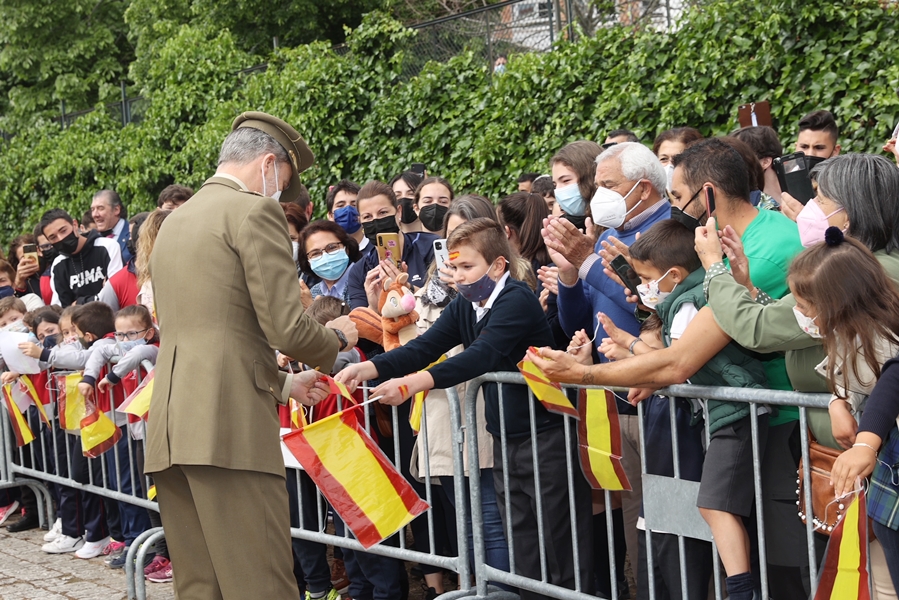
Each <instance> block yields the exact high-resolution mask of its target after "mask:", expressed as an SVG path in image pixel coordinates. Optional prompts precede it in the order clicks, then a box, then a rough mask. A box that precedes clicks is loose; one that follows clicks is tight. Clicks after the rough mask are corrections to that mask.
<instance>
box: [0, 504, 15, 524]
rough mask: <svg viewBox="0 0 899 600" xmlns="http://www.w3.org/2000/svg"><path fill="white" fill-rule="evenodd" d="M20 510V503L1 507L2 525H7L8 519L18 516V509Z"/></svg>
mask: <svg viewBox="0 0 899 600" xmlns="http://www.w3.org/2000/svg"><path fill="white" fill-rule="evenodd" d="M18 508H19V503H18V501H16V502H13V503H12V504H10V505H9V506H3V507H0V525H3V524H4V523H6V520H7V519H9V518H10V517H11V516H13V515H14V514H16V509H18Z"/></svg>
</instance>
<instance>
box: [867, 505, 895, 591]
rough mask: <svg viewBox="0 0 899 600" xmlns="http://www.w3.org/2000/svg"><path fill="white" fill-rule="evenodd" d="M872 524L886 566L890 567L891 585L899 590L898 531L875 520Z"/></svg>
mask: <svg viewBox="0 0 899 600" xmlns="http://www.w3.org/2000/svg"><path fill="white" fill-rule="evenodd" d="M872 523H873V524H874V535H876V536H877V539H878V540H880V545H881V546H883V554H884V556H886V559H887V567H889V569H890V577H891V578H892V579H893V586H894V587H895V588H896V589H897V590H899V531H896V530H895V529H890V528H889V527H887V526H886V525H882V524H880V523H878V522H877V521H872Z"/></svg>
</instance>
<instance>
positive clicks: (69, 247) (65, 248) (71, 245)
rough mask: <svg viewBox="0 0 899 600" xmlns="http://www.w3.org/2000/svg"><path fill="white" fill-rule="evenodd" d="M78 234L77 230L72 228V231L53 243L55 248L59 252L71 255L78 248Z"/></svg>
mask: <svg viewBox="0 0 899 600" xmlns="http://www.w3.org/2000/svg"><path fill="white" fill-rule="evenodd" d="M78 237H79V236H78V234H77V233H75V230H74V229H73V230H72V233H70V234H69V235H67V236H66V237H64V238H62V239H61V240H59V241H58V242H54V243H53V248H54V249H55V250H56V252H58V253H59V254H65V255H67V256H71V255H72V254H74V253H75V251H76V250H78Z"/></svg>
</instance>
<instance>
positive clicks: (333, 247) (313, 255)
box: [306, 242, 343, 260]
mask: <svg viewBox="0 0 899 600" xmlns="http://www.w3.org/2000/svg"><path fill="white" fill-rule="evenodd" d="M341 248H343V243H341V242H337V243H336V244H328V245H327V246H325V247H324V249H323V250H312V251H311V252H307V253H306V258H308V259H309V260H315V259H317V258H320V257H321V255H322V253H324V252H327V253H328V254H331V253H332V252H336V251H338V250H340V249H341Z"/></svg>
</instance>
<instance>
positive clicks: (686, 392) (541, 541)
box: [466, 373, 830, 600]
mask: <svg viewBox="0 0 899 600" xmlns="http://www.w3.org/2000/svg"><path fill="white" fill-rule="evenodd" d="M487 382H496V383H497V384H498V385H499V407H500V419H501V440H502V444H501V447H502V450H503V451H502V454H501V456H494V461H499V460H501V461H502V466H503V472H504V487H505V488H506V489H507V490H508V488H509V477H508V473H509V462H508V456H507V453H506V448H507V445H508V444H507V438H506V428H505V425H506V423H505V418H504V415H503V413H504V409H503V400H502V398H503V387H504V385H509V384H517V385H524V383H525V382H524V378H523V377H522V376H521V375H520V374H518V373H490V374H487V375H484V376H482V377H478V378H476V379H474V380H472V381H470V382H469V383H468V389H467V394H466V396H467V397H466V422H467V427H475V426H476V422H477V413H476V410H475V406H474V402H473V399H474V398H476V395H477V392H478V389H479V388H480V387H481V386H482V385H483V384H484V383H487ZM563 387H564V388H567V389H572V390H577V389H584V388H583V387H582V386H567V385H566V386H563ZM586 389H608V390H611V391H623V392H626V391H627V389H626V388H614V387H601V386H586ZM657 395H659V396H665V397H668V398H669V399H670V398H690V399H692V398H701V399H706V400H729V401H735V402H746V403H748V404H749V405H750V407H751V409H752V410H751V411H750V415H751V419H750V424H751V435H752V446H753V457H752V462H753V480H754V481H753V488H754V494H755V511H756V523H757V528H756V529H757V530H756V540H757V542H758V543H757V547H758V563H759V570H760V573H759V576H760V578H761V588H762V589H761V592H762V595H761V597H762V598H767V597H768V581H767V565H766V546H765V544H766V541H765V528H764V514H763V512H764V511H763V510H762V477H761V471H760V468H761V461H762V456H763V453H764V448H760V447H759V440H758V435H759V432H758V415H757V411H756V410H755V409H756V408H757V407H758V406H760V405H773V406H798V407H800V409H799V413H800V415H799V417H800V419H799V428H800V436H801V453H802V464H803V475H804V478H805V480H806V481H809V454H808V446H809V439H808V419H807V414H806V411H807V409H808V408H824V409H826V408H827V405H828V400H829V399H830V395H829V394H803V393H798V392H786V391H779V390H764V389H748V388H730V387H706V386H694V385H674V386H670V387H668V388H665V389H662V390H659V391H658V392H657ZM528 397H529V399H530V400H531V402H530V403H529V405H530V428H531V429H530V431H531V448H532V456H531V458H532V460H533V467H534V473H535V482H534V485H535V487H536V489H538V490H539V489H540V481H539V470H538V465H539V461H540V457H539V456H538V453H537V443H536V441H535V438H536V433H537V431H536V424H535V415H534V408H533V406H534V405H533V394H532V393H531V392H530V390H528ZM668 405H669V410H670V424H671V445H672V454H673V463H674V470H675V473H674V474H675V476H674V477H673V478H667V477H661V476H658V475H647V473H646V461H645V444H646V440H645V437H644V433H643V410H642V405H639V406H638V416H639V423H640V438H641V449H643V450H644V452H641V474H642V476H643V478H644V495H643V500H644V502H643V511H644V520H645V523H646V532H645V536H646V537H645V539H646V548H647V552H646V558H647V562H648V565H647V570H648V578H649V590H648V594H647V595H648V597H649V598H650V600H655V596H656V595H655V574H654V572H653V564H652V557H653V555H652V550H651V549H652V544H651V537H650V536H651V533H652V531H653V529H652V528H653V527H656V528H657V529H661V524H662V523H664V525H665V527H664V529H663V531H665V532H667V533H675V534H677V538H678V547H679V558H680V561H679V562H680V564H679V575H680V583H681V589H680V592H681V597H683V598H686V597H687V581H688V577H689V575H690V574H689V573H688V569H687V568H686V565H685V562H684V540H685V538H695V539H700V540H705V541H711V542H712V552H713V573H714V597H715V598H716V599H717V600H721V598H722V595H723V593H722V592H723V587H722V584H723V581H722V579H721V571H720V566H719V563H720V561H719V559H718V554H717V549H716V548H715V545H714V540H712V539H711V534H710V531H709V530H708V526H707V525H705V522H704V520H703V519H702V517H701V516H700V515H699V512H698V509H697V508H696V505H695V498H696V492H698V487H699V484H698V482H693V481H687V480H683V479H681V477H680V473H679V456H678V444H677V441H678V435H677V425H676V420H675V404H674V402H669V403H668ZM704 412H705V413H706V414H705V417H706V418H705V434H706V437H705V441H706V442H707V440H708V439H709V435H708V415H707V410H704ZM563 418H564V423H563V428H564V435H565V442H566V447H567V448H569V449H570V448H572V447H573V446H574V445H575V444H576V439H575V438H576V425H575V423H576V421H575V420H574V419H573V418H572V417H569V416H564V417H563ZM468 450H469V453H468V457H469V464H470V466H471V467H470V468H474V467H475V465H477V464H478V463H477V461H478V456H477V453H478V448H477V444H476V443H473V442H472V437H469V445H468ZM566 456H567V460H566V463H565V464H564V465H561V464H560V465H558V468H560V469H561V468H563V467H564V469H565V471H566V474H567V479H568V497H569V508H570V527H571V535H572V549H571V556H569V557H565V559H566V560H568V559H571V560H572V561H573V562H574V564H575V565H577V564H578V560H579V552H582V551H585V550H588V549H587V548H586V547H585V546H584V545H583V544H582V543H580V541H579V540H578V539H577V528H576V523H577V522H578V521H579V520H583V519H588V518H591V517H592V515H583V514H575V513H574V500H573V498H574V486H575V479H574V478H575V477H582V475H581V473H580V467H579V466H578V465H577V464H574V459H573V458H572V453H571V452H570V451H569V452H568V453H567V454H566ZM495 464H496V463H495ZM664 480H668V481H664ZM647 481H649V482H650V483H651V484H653V483H654V484H655V485H649V486H647V485H646V482H647ZM666 484H667V486H666ZM480 487H481V486H480V481H479V480H477V478H472V479H471V507H472V522H473V524H474V555H475V561H474V564H475V569H474V571H475V578H476V595H475V597H476V598H488V597H492V596H489V595H488V591H487V588H486V584H487V582H488V581H491V582H501V583H505V584H507V585H510V586H514V587H517V588H519V589H522V590H530V591H532V592H536V593H539V594H543V595H545V596H546V597H549V598H563V599H572V600H585V599H587V598H595V596H594V595H592V594H589V593H586V592H585V591H584V590H585V589H586V588H587V586H585V583H586V582H584V581H581V578H580V577H579V574H578V570H577V568H575V571H574V573H575V585H574V589H567V588H564V587H560V586H558V585H554V584H553V583H552V582H551V581H550V575H551V574H550V572H549V571H548V569H547V560H548V558H547V550H546V540H545V537H546V528H545V526H544V520H545V515H544V513H543V510H542V506H541V504H542V502H541V495H540V494H538V495H537V498H536V512H537V515H538V523H537V528H538V539H537V540H535V542H536V543H537V548H538V552H539V558H540V567H541V569H540V571H541V573H540V577H539V579H538V578H533V577H530V578H529V577H524V576H522V575H520V574H516V569H515V556H514V551H513V548H512V546H513V544H512V543H511V540H513V539H514V538H513V536H514V532H513V531H512V529H511V527H510V525H509V519H506V522H505V523H504V524H503V525H504V529H505V533H506V539H507V541H510V543H509V554H510V559H511V561H510V562H511V572H510V573H507V572H504V571H501V570H498V569H495V568H493V567H491V566H489V565H487V563H486V560H485V549H484V535H483V515H482V514H481V503H480V497H481V489H480ZM810 487H811V486H805V505H806V506H811V505H812V502H811V490H810ZM685 488H686V490H685ZM666 489H667V490H672V489H676V490H678V491H679V492H680V493H681V498H679V499H681V500H683V498H684V497H686V498H687V499H688V500H690V499H692V504H691V505H690V504H688V503H687V502H684V501H681V502H680V503H677V504H676V505H673V504H672V503H671V501H672V499H673V498H672V497H671V496H665V497H663V498H660V497H658V495H656V497H654V498H649V500H651V501H650V502H647V499H648V498H647V494H649V495H650V496H652V495H653V494H654V492H661V491H663V490H666ZM603 494H604V496H605V498H604V499H605V510H607V511H611V507H612V498H611V493H610V492H609V491H608V490H604V491H603ZM504 496H505V502H506V506H505V509H506V514H507V515H508V514H509V513H510V512H511V506H510V504H509V494H508V493H505V494H504ZM674 499H678V498H677V495H675V497H674ZM672 506H676V508H677V509H678V510H683V509H689V510H691V511H692V513H693V514H692V515H691V517H692V518H688V519H682V520H683V521H684V522H683V523H680V524H679V523H676V522H674V521H673V520H672V519H671V513H672V512H673V511H672V510H669V509H670V508H671V507H672ZM609 514H610V513H609ZM609 514H607V517H608V516H609ZM797 518H798V517H797ZM805 531H806V543H807V547H808V560H809V571H810V585H811V591H812V595H814V591H815V589H816V584H817V559H816V554H815V543H814V538H813V536H814V528H813V525H812V520H811V519H807V524H806V526H805ZM747 533H749V535H750V536H752V532H747ZM606 535H607V538H608V551H609V557H610V560H609V565H608V568H609V572H610V580H611V597H612V598H618V597H619V590H618V578H617V575H616V564H615V539H614V531H613V527H612V519H611V518H606ZM629 558H630V563H631V566H632V568H633V569H634V571H635V573H636V569H637V557H629ZM597 568H599V567H598V566H597ZM641 595H642V594H641Z"/></svg>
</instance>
